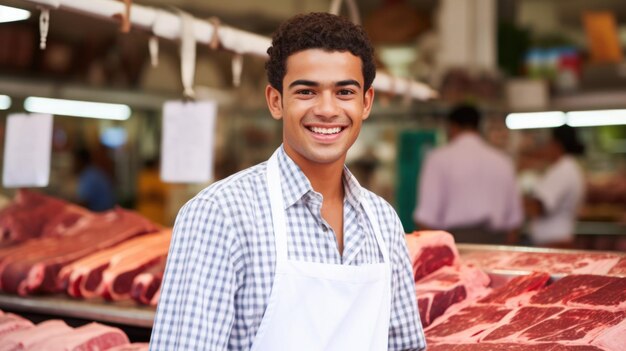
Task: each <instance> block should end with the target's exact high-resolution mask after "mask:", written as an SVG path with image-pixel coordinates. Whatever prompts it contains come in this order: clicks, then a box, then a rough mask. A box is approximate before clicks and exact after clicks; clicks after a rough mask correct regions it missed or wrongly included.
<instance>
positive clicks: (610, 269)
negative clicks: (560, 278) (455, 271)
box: [463, 251, 626, 276]
mask: <svg viewBox="0 0 626 351" xmlns="http://www.w3.org/2000/svg"><path fill="white" fill-rule="evenodd" d="M623 259H624V256H623V255H620V254H612V253H587V252H585V253H582V252H571V253H554V252H550V253H548V252H515V251H502V252H472V253H468V254H466V255H463V262H466V263H470V264H473V265H476V266H478V267H482V268H483V269H487V270H494V269H499V270H515V271H541V272H548V273H551V274H597V275H616V276H619V275H623V274H624V271H623V270H622V271H621V273H620V268H616V269H614V267H616V266H619V265H621V264H622V263H621V261H620V260H623ZM624 264H625V265H626V263H624Z"/></svg>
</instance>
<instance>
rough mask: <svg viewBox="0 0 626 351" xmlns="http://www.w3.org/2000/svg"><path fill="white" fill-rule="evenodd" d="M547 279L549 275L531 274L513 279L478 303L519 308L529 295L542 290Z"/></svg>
mask: <svg viewBox="0 0 626 351" xmlns="http://www.w3.org/2000/svg"><path fill="white" fill-rule="evenodd" d="M549 279H550V275H549V274H547V273H532V274H529V275H523V276H519V277H516V278H513V279H512V280H511V281H510V282H509V283H508V284H506V285H503V286H501V287H499V288H497V289H495V290H494V291H492V292H491V294H489V295H487V296H486V297H485V298H483V299H481V300H479V301H478V303H483V304H485V303H490V304H506V305H508V306H519V305H520V304H522V303H523V301H524V300H527V299H528V298H530V296H529V295H532V294H535V293H536V291H537V290H539V289H541V288H543V287H544V286H545V285H546V283H547V282H548V280H549Z"/></svg>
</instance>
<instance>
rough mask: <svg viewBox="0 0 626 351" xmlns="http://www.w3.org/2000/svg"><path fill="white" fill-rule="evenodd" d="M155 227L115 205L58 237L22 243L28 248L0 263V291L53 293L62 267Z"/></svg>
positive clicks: (55, 290) (151, 230) (24, 293)
mask: <svg viewBox="0 0 626 351" xmlns="http://www.w3.org/2000/svg"><path fill="white" fill-rule="evenodd" d="M156 230H157V227H156V226H155V225H154V224H153V223H151V222H150V221H148V220H147V219H145V218H143V217H141V216H139V215H138V214H135V213H134V212H131V211H127V210H123V209H120V208H117V209H115V210H111V211H108V212H105V213H103V214H98V215H93V216H92V217H90V219H89V220H87V221H80V222H79V223H78V224H77V225H75V226H73V227H72V228H71V229H70V230H69V232H72V233H67V234H66V235H64V236H63V237H59V238H45V239H39V240H33V241H31V242H29V243H26V244H25V246H27V247H28V250H23V251H20V250H17V251H18V252H17V253H16V252H12V253H11V254H10V255H9V256H5V257H4V258H3V259H2V261H1V262H0V281H1V285H0V287H1V288H2V290H3V291H6V292H10V293H19V294H20V295H26V294H31V293H35V292H57V291H58V287H57V275H58V273H59V271H60V270H61V269H62V267H63V266H65V265H67V264H70V263H72V262H74V261H76V260H78V259H80V258H82V257H85V256H87V255H89V254H91V253H93V252H97V251H98V250H102V249H106V248H109V247H111V246H114V245H116V244H119V243H120V242H123V241H124V240H127V239H130V238H132V237H134V236H137V235H141V234H145V233H149V232H153V231H156Z"/></svg>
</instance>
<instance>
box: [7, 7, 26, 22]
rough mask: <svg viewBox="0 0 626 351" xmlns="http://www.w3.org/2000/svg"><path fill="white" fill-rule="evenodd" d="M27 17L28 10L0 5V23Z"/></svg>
mask: <svg viewBox="0 0 626 351" xmlns="http://www.w3.org/2000/svg"><path fill="white" fill-rule="evenodd" d="M29 17H30V12H29V11H26V10H22V9H18V8H15V7H9V6H3V5H0V23H4V22H14V21H22V20H25V19H28V18H29Z"/></svg>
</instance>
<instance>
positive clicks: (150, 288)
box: [130, 262, 165, 305]
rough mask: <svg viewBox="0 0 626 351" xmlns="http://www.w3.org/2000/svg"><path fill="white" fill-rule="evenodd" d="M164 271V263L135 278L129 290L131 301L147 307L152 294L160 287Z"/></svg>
mask: <svg viewBox="0 0 626 351" xmlns="http://www.w3.org/2000/svg"><path fill="white" fill-rule="evenodd" d="M164 270H165V262H163V263H162V264H159V265H156V266H154V267H152V268H150V269H148V270H146V271H145V272H143V273H141V274H139V275H138V276H136V277H135V279H133V285H132V287H131V288H130V296H131V297H132V298H133V300H135V301H137V302H139V303H141V304H144V305H149V304H150V300H152V298H153V297H154V294H155V293H156V292H157V290H158V289H159V287H160V286H161V281H162V280H163V272H164Z"/></svg>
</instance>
